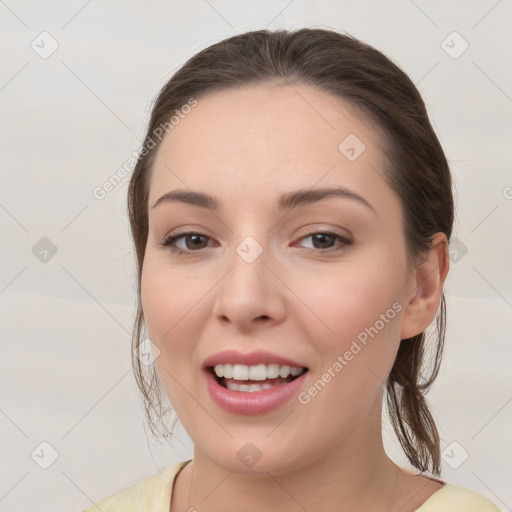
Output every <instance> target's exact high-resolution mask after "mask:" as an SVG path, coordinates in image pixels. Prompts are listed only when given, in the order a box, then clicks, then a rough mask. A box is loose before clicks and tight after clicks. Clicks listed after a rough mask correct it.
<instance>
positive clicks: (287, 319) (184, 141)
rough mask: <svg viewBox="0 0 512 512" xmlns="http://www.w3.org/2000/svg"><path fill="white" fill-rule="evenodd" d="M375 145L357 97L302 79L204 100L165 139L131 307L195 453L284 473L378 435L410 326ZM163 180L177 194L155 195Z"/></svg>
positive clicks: (399, 244) (406, 280)
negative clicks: (389, 381) (138, 294)
mask: <svg viewBox="0 0 512 512" xmlns="http://www.w3.org/2000/svg"><path fill="white" fill-rule="evenodd" d="M378 140H379V139H378V138H377V134H376V133H375V131H372V129H371V125H370V124H369V123H367V122H366V121H365V119H363V118H362V117H361V116H360V115H359V114H358V113H357V111H356V110H355V109H353V108H351V107H350V105H348V104H347V103H346V102H344V101H342V100H340V99H338V98H335V97H333V96H331V95H329V94H327V93H325V92H322V91H320V90H318V89H316V88H314V87H311V86H307V85H294V86H293V87H291V86H288V85H282V86H269V87H264V86H251V87H245V88H240V89H232V90H227V91H223V92H215V93H212V94H210V95H207V96H205V97H201V98H200V99H199V100H198V104H197V106H196V107H195V108H193V109H192V110H191V112H190V113H189V114H188V115H186V116H185V117H184V118H182V119H181V120H180V122H179V124H178V125H176V126H175V127H174V128H173V130H172V131H171V132H169V133H168V134H167V135H166V137H165V138H164V140H163V142H162V144H161V147H160V148H159V150H158V153H157V156H156V160H155V163H154V168H153V173H152V177H151V183H150V195H149V236H148V241H147V247H146V253H145V259H144V267H143V272H142V304H143V310H144V316H145V321H146V325H147V329H148V334H149V337H150V339H151V341H152V342H153V343H154V344H155V345H156V346H157V347H158V348H159V350H160V355H159V357H158V358H157V359H156V362H155V366H156V369H157V372H158V375H159V377H160V380H161V382H162V384H163V386H164V388H165V391H166V393H167V395H168V396H169V398H170V400H171V402H172V405H173V407H174V409H175V411H176V413H177V415H178V417H179V418H180V420H181V422H182V424H183V426H184V427H185V429H186V430H187V432H188V433H189V435H190V437H191V439H192V440H193V442H194V445H195V450H196V453H195V455H196V457H197V456H198V455H201V456H202V457H205V458H207V459H208V460H210V461H212V462H213V463H215V464H218V465H220V466H222V467H223V468H225V469H228V470H230V471H234V472H239V473H243V472H249V471H252V472H267V471H270V472H274V473H279V472H281V471H286V470H289V469H291V468H294V469H297V468H298V467H305V466H306V465H308V464H310V463H311V462H312V461H314V460H315V459H317V458H318V459H319V458H325V457H326V456H330V457H334V458H336V457H341V456H342V455H346V454H347V450H348V451H352V452H357V451H358V450H361V447H362V446H368V440H371V439H375V437H374V436H376V435H379V436H380V429H381V423H380V412H381V403H382V402H381V401H382V391H383V385H384V382H385V380H386V378H387V376H388V374H389V372H390V370H391V368H392V366H393V362H394V359H395V356H396V352H397V350H398V346H399V342H400V339H401V338H406V337H410V336H413V335H414V334H417V332H412V331H411V326H409V325H408V324H407V318H408V317H407V315H405V314H404V312H405V305H406V303H407V300H408V299H409V298H410V293H411V291H412V290H413V289H414V274H413V273H411V272H409V271H408V268H407V263H406V247H405V239H404V235H403V219H402V214H401V206H400V202H399V200H398V198H397V197H396V195H395V194H394V192H393V191H392V190H391V188H390V187H389V186H388V185H387V184H386V182H385V181H384V179H383V168H384V155H383V152H382V150H381V149H380V148H379V147H378V145H377V144H378ZM324 189H334V190H337V191H338V192H340V191H343V190H345V192H346V193H344V194H341V193H339V194H334V193H332V194H323V193H320V192H321V191H323V190H324ZM298 191H301V193H298ZM347 191H350V194H349V193H348V192H347ZM169 192H180V193H181V194H182V195H181V196H175V197H174V198H171V197H168V198H167V199H162V200H161V201H159V204H158V205H157V206H154V205H155V203H156V202H157V201H158V200H159V199H160V198H162V197H163V196H165V194H168V193H169ZM192 192H196V193H197V194H198V195H196V196H190V194H191V193H192ZM203 194H204V195H208V196H211V197H212V198H213V199H214V201H215V203H216V207H213V204H211V203H210V204H209V203H207V202H206V201H205V200H204V199H200V198H201V197H202V196H200V195H203ZM187 198H188V199H187ZM185 233H189V235H188V236H181V238H178V239H176V240H175V241H174V242H173V244H171V246H167V247H166V246H163V245H162V243H163V241H164V240H165V239H166V238H168V237H169V236H172V235H178V234H180V235H183V234H185ZM190 233H192V235H190ZM194 234H195V236H194ZM172 249H176V250H181V251H183V253H182V254H178V253H176V252H171V250H172ZM402 308H403V309H402ZM217 364H218V365H220V366H218V367H217V371H218V373H219V374H220V375H224V377H222V378H220V377H215V376H214V370H212V368H211V367H212V366H214V365H217ZM238 365H240V366H238ZM262 365H263V366H262ZM288 366H289V367H291V369H288V368H287V367H288ZM294 368H297V370H295V369H294ZM301 371H302V373H300V372H301ZM278 372H279V374H280V376H279V377H276V375H277V373H278ZM290 372H291V373H295V374H299V375H298V376H297V375H289V374H290ZM287 375H289V376H288V377H286V376H287ZM226 377H228V378H226ZM292 378H294V380H293V381H291V379H292ZM259 379H265V380H259ZM249 380H250V381H251V382H248V381H249ZM289 381H291V382H289ZM240 386H242V387H240Z"/></svg>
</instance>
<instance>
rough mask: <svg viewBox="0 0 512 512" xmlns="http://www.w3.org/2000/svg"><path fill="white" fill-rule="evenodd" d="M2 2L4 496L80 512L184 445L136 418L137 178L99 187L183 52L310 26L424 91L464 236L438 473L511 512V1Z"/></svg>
mask: <svg viewBox="0 0 512 512" xmlns="http://www.w3.org/2000/svg"><path fill="white" fill-rule="evenodd" d="M0 14H1V15H0V27H1V38H2V44H1V50H0V51H1V59H2V65H1V67H0V106H1V109H2V110H1V120H2V123H1V124H2V131H1V137H0V140H1V188H0V229H1V239H2V242H1V247H2V250H1V253H0V258H1V274H0V315H1V325H0V343H1V358H0V443H1V460H2V464H1V465H0V510H1V511H3V512H8V511H20V510H34V509H36V508H37V510H38V511H39V512H50V511H51V512H59V511H78V510H81V509H82V508H85V507H87V506H89V505H90V504H91V503H92V501H93V500H97V499H99V498H102V497H105V496H106V495H109V494H112V493H113V492H116V491H118V490H120V489H122V488H124V487H126V486H128V485H132V484H133V483H135V482H137V481H138V480H140V479H141V478H142V477H145V476H148V475H151V474H154V473H157V472H160V471H161V470H162V469H164V468H165V467H167V466H168V465H170V464H173V463H175V462H178V461H180V460H184V459H185V458H189V457H190V456H191V445H190V441H189V440H188V439H187V437H186V435H185V434H184V433H183V434H182V441H177V442H175V443H174V444H173V445H172V446H168V445H161V444H158V443H157V442H156V441H154V440H153V439H152V438H151V437H150V436H149V434H148V435H147V434H146V432H145V430H144V427H143V410H142V406H141V400H140V398H139V396H138V392H137V390H136V388H135V384H134V379H133V376H132V374H131V369H130V331H131V326H132V319H133V313H134V304H135V302H134V301H135V279H134V275H135V273H134V269H135V266H134V261H133V257H132V253H131V241H130V238H129V232H128V221H127V217H126V213H125V197H126V185H127V182H128V179H126V180H124V182H123V183H121V184H120V185H119V186H118V187H117V188H116V189H115V190H113V191H111V192H110V193H108V194H107V195H106V197H105V198H104V199H102V200H98V199H96V198H95V197H94V196H93V190H94V189H95V187H99V186H101V185H102V184H103V183H104V182H105V181H106V180H108V179H109V177H110V176H111V175H112V174H114V173H115V172H116V170H117V169H119V168H120V167H122V166H123V165H125V163H126V162H127V161H128V160H129V158H130V157H131V156H132V155H133V154H134V152H136V151H137V150H138V148H139V144H140V139H141V137H142V135H143V132H144V128H145V122H146V121H147V118H148V114H149V110H148V107H149V104H150V101H151V100H152V99H153V98H154V96H155V95H156V93H157V92H158V90H159V88H160V87H161V86H162V85H163V83H164V82H165V80H166V79H167V78H168V77H170V75H171V74H172V72H173V71H174V70H176V69H177V67H179V65H180V64H182V63H183V62H184V61H185V60H186V59H187V58H188V57H190V56H191V55H193V54H194V53H195V52H197V51H198V50H200V49H202V48H204V47H205V46H207V45H209V44H211V43H213V42H215V41H218V40H220V39H222V38H224V37H227V36H229V35H233V34H237V33H241V32H245V31H247V30H253V29H260V28H265V27H267V28H272V29H275V28H279V27H286V28H298V27H301V26H319V27H325V28H335V29H338V30H341V31H346V32H349V33H350V34H352V35H354V36H357V37H359V38H361V39H363V40H365V41H367V42H369V43H370V44H373V45H375V46H376V47H377V48H379V49H380V50H382V51H384V52H385V53H386V54H387V55H389V56H390V57H391V58H393V59H394V60H395V61H396V62H397V63H398V64H399V65H401V66H402V67H403V68H404V70H405V71H406V72H407V73H408V74H409V75H410V77H411V78H412V79H413V81H414V82H415V83H416V84H418V87H419V89H420V92H421V93H422V94H423V96H424V99H425V101H426V103H427V105H428V108H429V112H430V115H431V119H432V121H433V124H434V127H435V129H436V130H437V132H438V134H439V136H440V138H441V141H442V143H443V145H444V147H445V149H446V152H447V155H448V158H449V160H450V162H451V165H452V170H453V175H454V179H455V184H456V191H455V193H456V201H457V206H458V211H457V223H456V227H455V237H456V238H457V239H458V240H460V243H459V245H458V247H455V246H454V247H453V250H454V251H453V261H452V269H451V273H450V275H449V278H448V282H447V286H446V291H447V295H448V300H447V302H448V332H447V346H446V352H445V359H444V365H443V368H442V371H441V374H440V376H439V379H438V381H437V382H436V384H435V386H434V387H433V389H432V392H431V393H430V394H429V397H430V400H431V402H432V407H433V412H434V414H435V417H436V418H437V421H438V425H439V428H440V431H441V435H442V438H443V441H442V448H443V450H445V451H444V460H445V462H444V469H443V474H442V478H444V479H445V480H447V481H450V482H452V483H456V484H459V485H463V486H467V487H470V488H473V489H476V490H478V491H480V492H482V493H483V494H485V495H487V496H488V497H489V498H491V499H492V500H493V501H494V502H495V503H497V504H498V505H499V506H500V507H501V508H502V510H511V507H512V487H511V485H510V482H511V481H512V478H511V477H512V474H511V470H510V460H511V455H512V437H511V435H510V425H511V424H512V421H511V420H512V377H511V374H510V366H511V364H510V363H511V356H512V335H511V332H512V272H511V270H510V261H511V252H512V251H511V238H510V232H511V219H512V173H511V166H510V163H511V158H510V146H511V144H510V143H511V131H512V130H511V128H512V116H511V113H512V80H511V78H512V72H511V68H510V64H509V62H510V56H511V46H512V44H511V43H512V38H511V37H510V26H509V25H510V24H507V23H505V22H504V20H510V19H512V5H511V3H510V2H508V1H496V0H489V1H487V0H486V1H483V0H482V1H453V2H443V1H428V2H427V1H425V0H423V1H422V0H415V1H408V0H403V1H388V2H378V1H343V0H337V1H328V0H316V1H315V2H312V1H306V0H292V1H290V0H283V1H277V0H272V1H271V0H267V1H247V0H245V1H234V0H233V1H229V0H208V1H206V0H188V1H185V0H175V1H167V2H158V1H146V2H142V1H124V2H121V1H113V0H111V1H101V0H92V1H91V0H89V1H86V0H77V1H66V2H64V1H62V2H48V1H39V2H37V1H21V0H20V1H15V0H2V1H0ZM454 31H456V32H457V33H458V35H457V34H455V35H454V34H453V32H454ZM42 32H47V33H48V34H42V35H41V33H42ZM443 41H444V43H443ZM466 43H467V44H468V45H469V46H468V48H467V49H466V50H465V51H464V52H463V53H461V54H460V55H459V53H460V52H461V51H462V50H463V49H464V48H465V46H466ZM56 45H58V47H57V48H56V49H55V51H54V52H53V53H52V54H51V55H49V53H50V52H51V50H53V49H54V47H55V46H56ZM455 57H456V58H455ZM43 237H46V238H48V239H49V240H50V241H51V243H52V244H53V245H54V246H55V249H56V250H57V252H56V253H55V254H54V255H52V253H51V250H50V252H48V253H44V250H49V249H48V248H49V243H48V241H43V242H40V240H41V238H43ZM38 243H39V244H42V245H36V244H38ZM45 244H46V245H45ZM34 246H36V249H34V252H35V253H36V254H34V252H33V247H34ZM466 251H467V252H466ZM36 255H38V257H36ZM41 258H43V259H44V258H46V259H47V261H46V262H44V261H41ZM385 429H386V445H387V448H388V450H389V453H390V454H391V456H392V457H393V458H394V459H395V460H396V461H398V462H399V463H403V464H405V462H404V458H403V456H402V455H401V452H400V449H399V447H398V445H397V442H396V441H395V439H394V437H393V436H392V434H391V429H390V427H389V424H387V423H386V425H385ZM41 443H48V444H42V445H41ZM454 443H455V444H454ZM466 453H467V454H468V458H467V460H465V461H464V462H462V463H461V461H462V460H463V458H464V457H465V454H466ZM57 454H58V457H57V458H56V459H55V460H54V461H53V459H54V458H55V457H56V456H57ZM459 464H460V465H459ZM42 465H43V466H44V465H49V467H48V468H47V469H43V468H42V467H41V466H42ZM457 465H459V467H458V468H456V469H455V468H454V466H457Z"/></svg>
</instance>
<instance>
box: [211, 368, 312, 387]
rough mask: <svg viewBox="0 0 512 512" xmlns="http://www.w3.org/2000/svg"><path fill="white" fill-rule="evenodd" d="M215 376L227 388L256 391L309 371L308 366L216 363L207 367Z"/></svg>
mask: <svg viewBox="0 0 512 512" xmlns="http://www.w3.org/2000/svg"><path fill="white" fill-rule="evenodd" d="M207 370H208V371H209V372H210V373H211V374H212V376H213V378H214V379H215V381H216V382H217V384H219V385H220V386H222V387H223V388H225V389H228V390H229V391H236V392H242V393H256V392H259V391H265V390H268V389H273V388H276V387H279V386H283V385H285V384H289V383H290V382H293V381H294V380H295V379H297V378H299V377H300V376H301V375H303V374H304V373H306V372H307V371H308V368H306V367H298V366H288V365H279V364H276V363H272V364H257V365H252V366H248V365H244V364H216V365H215V366H209V367H207Z"/></svg>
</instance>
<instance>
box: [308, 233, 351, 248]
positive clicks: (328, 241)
mask: <svg viewBox="0 0 512 512" xmlns="http://www.w3.org/2000/svg"><path fill="white" fill-rule="evenodd" d="M308 238H310V239H311V244H312V247H310V248H311V249H316V250H320V252H330V251H337V250H343V249H345V248H346V246H348V245H350V244H352V240H349V239H348V238H346V237H344V236H342V235H339V234H338V233H334V232H332V231H315V232H313V233H309V234H308V235H306V236H304V237H302V238H301V240H306V239H308ZM336 240H338V242H339V243H340V244H341V247H335V248H333V247H332V246H333V244H335V242H336Z"/></svg>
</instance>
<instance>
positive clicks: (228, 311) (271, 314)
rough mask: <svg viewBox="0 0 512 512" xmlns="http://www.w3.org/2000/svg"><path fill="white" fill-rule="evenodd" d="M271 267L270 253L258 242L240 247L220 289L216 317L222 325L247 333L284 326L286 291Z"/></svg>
mask: <svg viewBox="0 0 512 512" xmlns="http://www.w3.org/2000/svg"><path fill="white" fill-rule="evenodd" d="M246 240H247V239H246ZM260 251H261V252H260ZM258 253H259V254H258ZM255 256H257V257H256V258H255V259H254V257H255ZM271 263H272V262H271V258H270V257H269V251H268V250H267V249H264V248H263V247H262V246H260V245H259V244H257V243H255V241H254V239H252V240H251V239H250V238H249V240H248V242H247V243H244V242H242V243H241V244H240V245H239V246H238V247H237V250H236V251H234V253H233V255H232V257H231V258H230V260H229V264H230V267H231V268H230V270H229V271H227V274H225V276H224V277H223V278H222V279H221V281H220V282H219V284H218V286H217V287H216V289H217V295H216V299H215V303H214V306H213V313H214V316H215V318H217V319H218V320H219V322H221V323H224V324H226V325H231V326H232V327H233V328H235V329H237V330H238V331H239V332H245V333H247V332H251V331H253V330H255V329H258V328H261V327H269V326H274V325H278V324H279V323H281V322H283V320H284V318H285V315H286V311H285V309H286V304H285V297H284V288H285V287H284V286H283V284H282V283H281V281H280V280H279V279H277V278H276V275H275V273H276V271H275V269H272V268H271V266H269V264H271Z"/></svg>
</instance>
